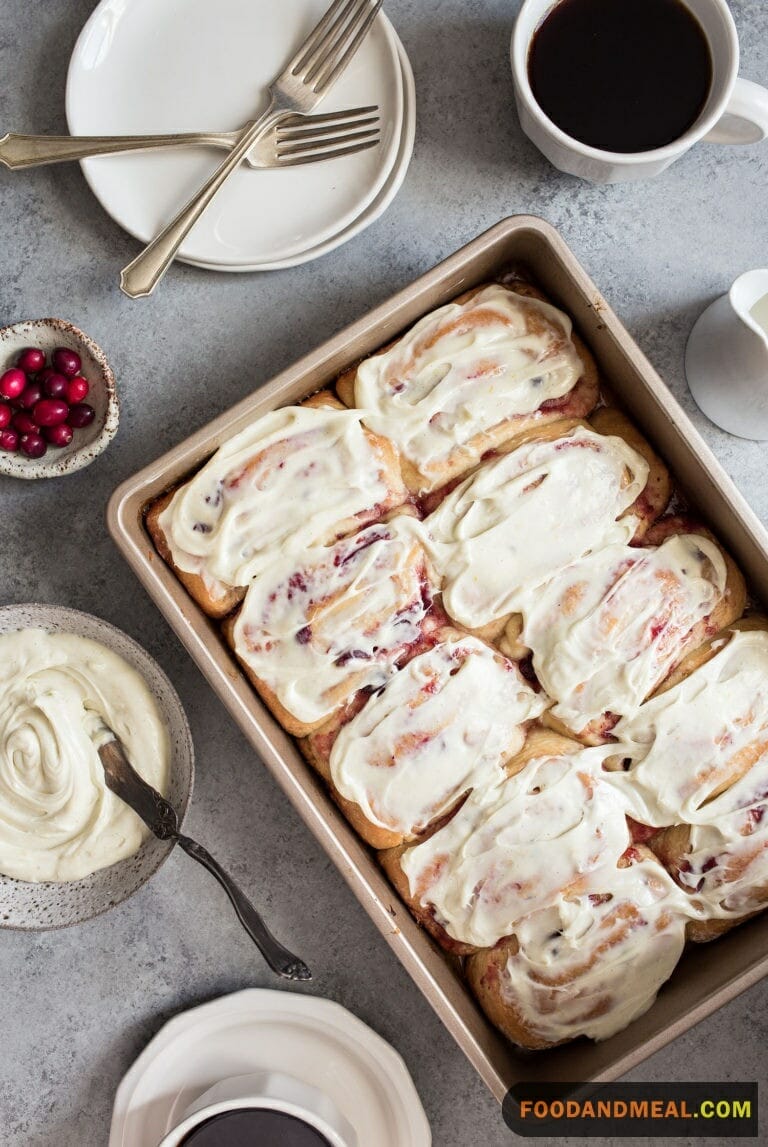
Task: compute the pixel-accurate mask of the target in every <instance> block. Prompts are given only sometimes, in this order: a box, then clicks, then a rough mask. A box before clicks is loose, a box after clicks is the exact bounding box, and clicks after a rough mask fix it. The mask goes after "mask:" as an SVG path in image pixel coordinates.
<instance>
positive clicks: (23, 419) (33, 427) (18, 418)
mask: <svg viewBox="0 0 768 1147" xmlns="http://www.w3.org/2000/svg"><path fill="white" fill-rule="evenodd" d="M12 426H13V429H14V430H18V432H19V434H37V432H38V430H39V429H40V427H39V426H38V425H37V423H36V422H35V420H34V418H33V417H32V415H31V414H27V412H26V411H25V410H20V411H19V412H18V413H17V414H14V416H13V422H12Z"/></svg>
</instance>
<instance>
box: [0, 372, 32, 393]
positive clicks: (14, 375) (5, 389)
mask: <svg viewBox="0 0 768 1147" xmlns="http://www.w3.org/2000/svg"><path fill="white" fill-rule="evenodd" d="M26 385H27V376H26V375H25V373H24V371H23V370H19V369H18V368H17V367H11V369H10V370H7V371H6V372H5V374H4V375H2V377H0V395H1V396H2V397H3V398H18V397H19V395H20V394H21V392H22V390H23V389H24V387H25V386H26Z"/></svg>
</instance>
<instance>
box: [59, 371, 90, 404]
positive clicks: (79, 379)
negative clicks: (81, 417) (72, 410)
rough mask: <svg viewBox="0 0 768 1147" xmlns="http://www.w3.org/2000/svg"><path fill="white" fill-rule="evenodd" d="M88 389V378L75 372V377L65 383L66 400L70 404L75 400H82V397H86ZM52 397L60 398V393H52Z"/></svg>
mask: <svg viewBox="0 0 768 1147" xmlns="http://www.w3.org/2000/svg"><path fill="white" fill-rule="evenodd" d="M90 389H91V388H90V387H89V385H88V379H87V378H83V376H82V375H81V374H76V375H75V377H74V378H70V380H69V382H68V383H67V395H66V398H67V402H68V403H69V404H70V405H72V404H73V403H76V402H82V401H83V399H84V398H87V397H88V391H89V390H90ZM52 397H55V398H60V397H61V395H59V394H57V395H52Z"/></svg>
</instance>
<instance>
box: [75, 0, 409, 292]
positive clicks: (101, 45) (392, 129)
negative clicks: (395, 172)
mask: <svg viewBox="0 0 768 1147" xmlns="http://www.w3.org/2000/svg"><path fill="white" fill-rule="evenodd" d="M326 8H327V0H280V3H279V4H276V3H274V2H273V0H217V3H215V4H212V3H210V0H102V3H100V4H99V5H98V7H97V8H96V10H95V11H94V13H93V15H92V16H91V17H90V19H89V20H88V22H87V24H86V25H85V27H84V28H83V31H82V33H81V34H80V37H79V39H78V41H77V44H76V45H75V50H74V52H73V55H72V60H71V62H70V68H69V74H68V79H67V101H66V103H67V120H68V123H69V129H70V131H71V132H72V133H73V134H77V135H93V134H97V135H103V134H114V135H121V134H143V133H149V132H151V133H157V132H179V131H198V130H205V129H208V128H210V129H231V128H233V127H238V126H240V125H241V124H242V123H244V122H245V121H246V120H248V119H252V118H253V117H254V115H255V114H256V113H257V112H258V110H259V109H260V108H261V107H262V106H263V105H264V102H265V92H266V85H267V84H268V82H269V81H270V80H271V79H272V78H273V76H274V74H275V72H276V71H278V70H279V69H280V67H281V66H282V65H283V64H284V63H285V62H286V61H287V60H288V59H289V58H290V56H291V55H292V54H293V52H294V51H295V49H296V48H297V46H298V45H299V43H301V41H302V39H303V38H304V37H305V36H306V35H307V33H308V32H309V30H310V29H311V27H312V26H313V25H314V24H315V23H316V22H317V20H318V19H319V18H320V16H321V14H322V12H323V11H324V10H325V9H326ZM398 46H399V41H398V39H397V37H396V35H395V33H394V31H393V29H392V26H391V24H390V23H389V21H388V20H387V19H386V17H384V16H383V15H380V16H379V17H378V18H377V20H376V22H375V24H374V26H373V28H372V29H371V31H370V33H369V35H368V36H367V37H366V40H365V42H364V43H363V45H362V47H361V48H360V50H359V52H358V53H357V55H356V57H355V59H354V60H353V61H352V63H351V64H350V65H349V67H348V68H347V70H346V71H345V73H344V74H343V76H342V77H341V78H340V79H339V81H338V83H337V84H335V85H334V87H333V90H332V91H331V92H330V93H329V95H328V96H327V97H326V99H325V100H323V102H322V104H321V105H320V106H319V107H318V111H333V110H337V109H340V108H345V107H358V106H361V105H367V104H377V105H378V106H379V110H380V117H381V130H382V142H381V143H380V145H379V146H378V147H375V148H371V149H370V150H368V151H365V152H361V153H359V154H357V155H352V156H345V157H343V158H341V159H338V160H333V161H330V162H326V163H318V164H307V165H306V166H301V167H296V168H293V169H283V170H279V171H254V170H252V169H250V168H248V167H246V166H245V165H243V166H241V167H240V168H239V169H238V170H237V171H236V172H235V173H234V174H233V176H232V177H231V179H230V180H229V181H228V183H227V184H226V186H225V187H224V188H223V189H222V190H221V192H220V193H219V195H218V196H217V197H216V199H215V201H214V203H213V204H212V205H211V206H210V207H209V209H208V211H207V212H206V213H205V215H204V216H203V218H202V219H201V220H200V221H199V222H198V223H197V225H196V226H195V228H194V230H193V231H192V232H191V233H190V235H189V236H188V237H187V240H186V241H185V243H184V244H183V245H182V247H181V250H180V255H179V257H180V258H182V259H185V260H187V261H194V262H195V263H198V264H204V265H212V266H215V267H217V268H218V269H237V270H240V269H242V270H246V269H260V268H262V267H263V265H265V264H271V263H274V262H280V261H282V260H285V259H295V258H296V257H297V256H300V255H302V254H303V253H304V252H306V251H307V250H308V249H310V248H315V247H317V246H318V245H321V244H323V243H324V242H325V241H326V240H328V239H330V238H332V237H334V236H337V235H338V234H339V233H340V232H341V231H343V230H344V229H345V228H346V227H347V226H348V225H349V224H351V223H353V222H354V221H355V220H356V219H358V218H359V216H360V215H361V214H362V213H364V212H365V211H366V208H367V207H368V206H369V205H370V204H371V203H372V202H373V201H374V200H375V199H376V197H377V196H378V194H379V192H380V191H381V190H382V188H384V186H385V184H386V183H387V180H388V178H389V176H390V174H391V172H392V168H393V165H394V164H395V162H396V159H397V156H398V149H399V146H400V141H401V136H402V124H403V73H402V67H401V64H400V60H399V55H398ZM222 157H223V153H222V152H216V151H214V150H212V149H203V148H199V149H198V148H194V149H192V148H190V149H184V150H168V151H162V152H152V153H131V154H126V155H118V156H102V157H99V158H96V159H89V160H86V161H84V162H83V170H84V172H85V176H86V179H87V180H88V182H89V183H90V185H91V188H92V190H93V191H94V193H95V195H96V196H97V198H98V199H99V200H100V202H101V203H102V205H103V206H104V208H105V209H106V210H107V211H108V212H109V214H110V215H111V216H112V217H113V218H114V219H115V221H116V222H117V223H119V224H120V226H122V227H124V228H125V229H126V230H127V231H129V232H130V233H131V234H133V235H135V236H136V237H137V238H138V239H140V240H141V241H142V242H147V241H148V240H149V239H151V238H152V237H153V236H154V235H155V234H156V233H157V232H158V231H159V230H161V229H162V227H163V226H165V224H166V223H167V222H168V221H169V220H170V219H171V217H172V216H173V215H174V214H175V213H176V211H177V210H178V209H179V207H180V206H181V205H182V204H183V203H184V202H186V200H187V199H188V198H189V197H190V196H191V195H192V193H193V192H194V191H195V190H196V188H197V187H198V186H199V185H200V184H201V183H202V182H204V181H205V179H206V178H207V177H208V175H209V174H210V173H211V172H212V171H213V170H214V168H215V167H216V165H217V164H218V163H220V162H221V159H222Z"/></svg>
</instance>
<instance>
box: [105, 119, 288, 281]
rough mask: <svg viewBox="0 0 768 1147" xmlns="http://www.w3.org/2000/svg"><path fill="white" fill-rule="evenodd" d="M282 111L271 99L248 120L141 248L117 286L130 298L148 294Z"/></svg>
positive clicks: (124, 271)
mask: <svg viewBox="0 0 768 1147" xmlns="http://www.w3.org/2000/svg"><path fill="white" fill-rule="evenodd" d="M284 114H285V109H283V110H282V111H278V110H277V108H276V107H275V104H274V101H273V100H271V101H270V104H269V107H268V108H267V109H266V111H265V112H264V113H263V114H262V115H260V116H259V118H258V119H256V120H253V121H251V123H248V124H246V125H245V127H244V128H243V132H242V134H241V136H240V138H239V140H238V141H237V143H236V144H235V146H234V147H233V148H232V151H231V152H230V153H229V155H228V156H227V157H226V159H225V160H224V161H223V163H222V164H221V165H220V166H219V167H217V168H216V170H215V171H214V173H213V175H212V176H211V177H210V179H209V180H208V182H207V183H205V184H204V185H203V187H201V188H200V190H199V191H198V192H196V193H195V194H194V195H193V196H192V198H191V199H190V201H189V203H187V204H186V206H184V207H182V209H181V211H180V212H179V213H178V215H177V216H176V217H175V219H172V220H171V222H170V223H169V224H168V226H167V227H166V228H165V229H164V230H163V231H161V232H160V234H159V235H157V236H156V237H155V238H154V239H153V240H152V242H151V243H150V244H149V245H148V246H147V247H145V248H144V250H143V251H142V252H141V254H140V255H137V256H136V258H135V259H134V260H133V261H132V262H131V263H129V264H128V266H127V267H125V268H124V269H123V270H122V271H121V273H120V289H121V291H123V293H124V294H126V295H128V297H129V298H131V299H138V298H142V297H143V296H145V295H151V294H152V292H153V291H154V289H155V287H156V286H157V284H158V283H159V282H160V280H161V279H162V277H163V275H164V274H165V272H166V271H167V270H168V268H169V267H170V265H171V263H172V262H173V260H174V257H175V255H176V252H177V251H178V249H179V247H180V246H181V244H182V243H183V242H184V240H185V239H186V237H187V235H188V234H189V232H190V231H191V230H192V228H193V227H194V225H195V223H197V221H198V219H199V218H200V216H201V215H202V214H203V212H204V211H205V209H206V207H207V206H208V204H209V203H210V202H211V200H212V199H213V197H214V196H215V195H216V193H217V192H218V191H219V189H220V188H221V187H222V185H223V184H224V183H225V182H226V181H227V179H228V178H229V177H230V175H231V174H232V172H233V171H235V170H236V168H237V167H239V166H240V163H241V161H242V160H243V159H244V158H245V157H246V155H247V154H248V152H249V151H250V150H251V148H252V147H253V145H254V143H255V142H256V140H257V139H258V138H259V137H260V136H261V135H263V133H264V132H266V131H268V130H269V128H271V127H272V125H273V124H274V123H275V122H276V121H277V120H278V119H280V118H281V116H282V115H284Z"/></svg>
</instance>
